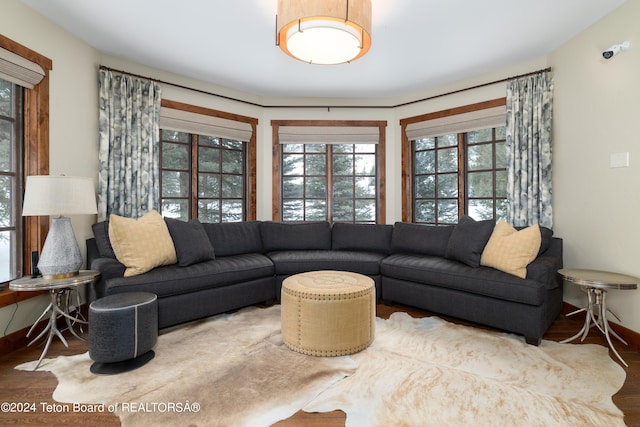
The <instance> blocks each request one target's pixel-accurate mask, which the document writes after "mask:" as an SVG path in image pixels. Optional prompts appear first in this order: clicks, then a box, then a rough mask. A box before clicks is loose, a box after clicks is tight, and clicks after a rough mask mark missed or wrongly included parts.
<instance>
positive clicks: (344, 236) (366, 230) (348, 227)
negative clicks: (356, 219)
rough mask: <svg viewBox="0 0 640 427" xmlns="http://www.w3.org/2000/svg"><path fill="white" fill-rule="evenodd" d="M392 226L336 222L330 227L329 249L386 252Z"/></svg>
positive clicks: (389, 242) (387, 251)
mask: <svg viewBox="0 0 640 427" xmlns="http://www.w3.org/2000/svg"><path fill="white" fill-rule="evenodd" d="M392 232H393V226H392V225H387V224H348V223H342V222H337V223H335V224H333V227H332V228H331V249H333V250H335V251H366V252H379V253H381V254H388V253H389V247H390V244H391V233H392Z"/></svg>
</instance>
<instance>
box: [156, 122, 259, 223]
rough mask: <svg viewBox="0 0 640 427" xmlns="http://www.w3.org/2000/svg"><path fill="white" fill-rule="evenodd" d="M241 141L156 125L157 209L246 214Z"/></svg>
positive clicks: (224, 217) (212, 218) (217, 216)
mask: <svg viewBox="0 0 640 427" xmlns="http://www.w3.org/2000/svg"><path fill="white" fill-rule="evenodd" d="M246 145H247V143H244V142H241V141H233V140H229V139H224V138H216V137H212V136H206V135H193V134H189V133H186V132H178V131H173V130H161V154H160V156H161V175H162V178H161V185H160V194H161V210H162V214H163V215H165V216H168V217H171V218H178V219H182V220H183V221H186V220H188V219H190V218H198V219H200V221H202V222H236V221H244V220H246V214H245V212H246V191H245V183H246V179H247V177H246V169H247V166H246V163H247V161H246ZM194 159H195V161H194Z"/></svg>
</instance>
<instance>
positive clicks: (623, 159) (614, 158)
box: [609, 151, 629, 168]
mask: <svg viewBox="0 0 640 427" xmlns="http://www.w3.org/2000/svg"><path fill="white" fill-rule="evenodd" d="M609 166H610V167H612V168H628V167H629V152H628V151H626V152H624V153H611V159H610V163H609Z"/></svg>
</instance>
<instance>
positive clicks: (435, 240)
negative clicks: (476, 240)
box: [391, 222, 454, 257]
mask: <svg viewBox="0 0 640 427" xmlns="http://www.w3.org/2000/svg"><path fill="white" fill-rule="evenodd" d="M453 228H454V226H453V225H446V226H437V227H436V226H432V225H423V224H413V223H410V222H396V223H395V224H394V226H393V236H392V238H391V253H414V254H423V255H435V256H442V257H443V256H444V255H445V253H446V250H447V244H448V243H449V238H450V237H451V232H452V231H453Z"/></svg>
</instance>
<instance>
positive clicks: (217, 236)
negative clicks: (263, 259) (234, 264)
mask: <svg viewBox="0 0 640 427" xmlns="http://www.w3.org/2000/svg"><path fill="white" fill-rule="evenodd" d="M202 226H203V227H204V230H205V231H206V232H207V236H209V240H210V241H211V244H212V245H213V249H214V251H215V254H216V256H218V257H221V256H231V255H240V254H250V253H262V237H261V235H260V223H259V222H258V221H242V222H224V223H206V222H205V223H203V224H202Z"/></svg>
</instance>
